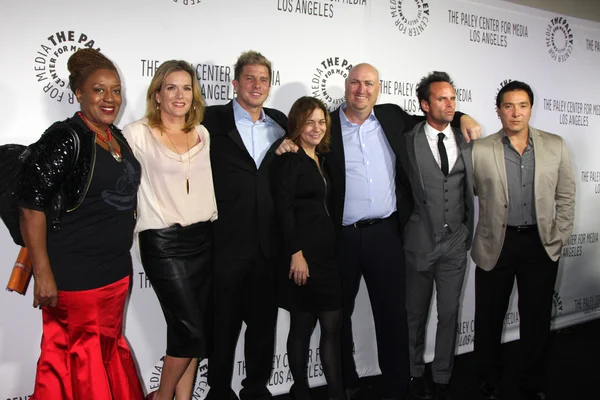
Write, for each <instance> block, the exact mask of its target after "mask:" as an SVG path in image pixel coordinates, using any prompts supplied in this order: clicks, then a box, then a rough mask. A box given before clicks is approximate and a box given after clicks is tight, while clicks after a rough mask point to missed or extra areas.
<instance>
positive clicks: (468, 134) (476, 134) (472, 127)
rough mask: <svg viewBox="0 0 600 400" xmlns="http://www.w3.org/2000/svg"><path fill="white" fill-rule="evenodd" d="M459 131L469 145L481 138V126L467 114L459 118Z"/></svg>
mask: <svg viewBox="0 0 600 400" xmlns="http://www.w3.org/2000/svg"><path fill="white" fill-rule="evenodd" d="M460 131H461V132H462V134H463V137H464V138H465V140H466V141H467V143H471V140H477V139H479V138H480V137H481V125H479V124H478V123H477V121H475V120H474V119H473V118H471V117H469V116H468V115H467V114H464V115H463V116H462V117H460Z"/></svg>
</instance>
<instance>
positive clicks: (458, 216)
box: [415, 134, 466, 233]
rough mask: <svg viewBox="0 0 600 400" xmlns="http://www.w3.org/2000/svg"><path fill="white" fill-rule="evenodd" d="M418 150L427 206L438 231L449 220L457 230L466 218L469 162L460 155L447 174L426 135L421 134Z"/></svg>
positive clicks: (450, 225) (434, 226)
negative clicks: (467, 163) (466, 185)
mask: <svg viewBox="0 0 600 400" xmlns="http://www.w3.org/2000/svg"><path fill="white" fill-rule="evenodd" d="M415 152H416V155H417V159H418V160H419V166H420V169H421V177H422V179H423V186H424V188H425V196H426V198H427V206H428V207H429V212H430V214H431V218H432V222H433V228H434V233H440V232H443V231H444V226H445V225H446V224H447V225H448V226H449V227H450V229H451V230H452V231H453V232H454V231H456V230H457V229H458V228H459V227H460V225H461V224H462V223H464V222H465V220H466V217H465V199H464V193H465V163H464V162H463V158H462V157H461V156H460V153H459V156H458V159H457V160H456V163H455V164H454V167H453V168H452V170H451V171H450V173H448V176H444V174H443V173H442V170H441V169H440V167H439V165H438V163H437V162H436V161H435V158H433V154H431V149H430V147H429V144H428V143H427V138H426V135H424V134H421V135H417V137H416V143H415Z"/></svg>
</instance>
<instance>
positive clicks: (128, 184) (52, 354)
mask: <svg viewBox="0 0 600 400" xmlns="http://www.w3.org/2000/svg"><path fill="white" fill-rule="evenodd" d="M67 67H68V69H69V73H70V76H69V85H70V87H71V90H73V92H74V94H75V96H76V98H77V102H78V103H80V105H81V109H80V111H79V112H77V113H75V115H74V116H73V117H72V118H68V119H67V120H66V121H63V122H62V123H60V124H59V125H54V126H53V127H51V129H50V130H48V131H47V133H46V134H44V135H43V136H42V138H41V139H40V140H39V141H38V142H36V143H35V144H34V145H31V146H30V149H31V154H30V156H29V157H28V158H27V160H26V162H25V164H24V167H23V168H24V179H23V181H22V182H21V187H20V189H19V191H18V193H17V197H18V201H19V206H20V210H21V232H22V234H23V239H24V241H25V244H26V246H27V248H28V250H29V254H30V257H31V261H32V263H33V275H34V279H35V281H34V298H33V306H34V307H39V308H41V309H42V318H43V336H42V344H41V355H40V359H39V361H38V365H37V372H36V379H35V390H34V393H33V396H32V398H33V399H36V400H48V399H52V400H75V399H86V400H140V399H143V392H142V388H141V385H140V381H139V378H138V375H137V371H136V368H135V364H134V361H133V358H132V355H131V352H130V350H129V346H128V345H127V342H126V340H125V338H124V337H123V311H124V308H125V301H126V299H127V294H128V289H129V281H130V276H131V273H132V263H131V256H130V253H129V250H130V248H131V244H132V240H133V228H134V226H135V218H136V214H135V210H136V194H137V188H138V186H139V182H140V164H139V163H138V162H137V161H136V159H135V157H134V156H133V153H132V151H131V149H130V148H129V146H128V145H127V143H126V141H125V139H124V138H123V136H122V134H121V132H120V130H119V129H117V128H116V127H115V126H114V125H113V122H114V121H115V118H116V117H117V114H118V113H119V109H120V106H121V101H122V99H121V81H120V78H119V74H118V73H117V70H116V68H115V66H114V65H113V63H112V62H111V61H110V60H108V59H107V58H106V57H105V56H103V55H102V54H101V53H100V52H98V51H96V50H92V49H83V50H78V51H76V52H75V53H73V55H72V56H71V57H70V58H69V61H68V64H67Z"/></svg>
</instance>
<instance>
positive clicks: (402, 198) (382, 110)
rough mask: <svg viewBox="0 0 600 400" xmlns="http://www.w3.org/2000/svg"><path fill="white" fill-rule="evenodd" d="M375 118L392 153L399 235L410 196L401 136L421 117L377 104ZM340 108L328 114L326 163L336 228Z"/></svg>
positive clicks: (341, 173)
mask: <svg viewBox="0 0 600 400" xmlns="http://www.w3.org/2000/svg"><path fill="white" fill-rule="evenodd" d="M373 110H374V113H375V117H376V118H377V120H378V121H379V124H380V125H381V128H382V129H383V132H384V133H385V136H386V138H387V140H388V143H389V144H390V147H391V148H392V151H393V152H394V154H395V155H396V209H397V211H398V212H397V215H398V222H399V223H400V228H401V234H403V232H404V226H405V225H406V222H407V221H408V219H409V218H410V215H411V214H412V209H413V196H412V191H411V187H410V180H409V178H408V174H407V173H406V170H405V169H404V168H403V167H402V163H401V160H402V157H406V154H407V153H406V142H405V141H404V139H403V138H402V135H403V134H404V133H406V132H409V131H410V130H411V129H412V128H413V127H414V126H415V125H416V124H417V123H418V122H420V121H423V120H424V119H425V117H423V116H419V115H410V114H408V113H407V112H406V111H404V110H403V109H402V108H400V106H398V105H396V104H378V105H376V106H375V107H374V109H373ZM340 112H342V111H341V108H338V109H337V110H335V111H333V112H332V113H331V153H329V155H328V156H329V161H330V162H329V163H328V164H327V167H328V172H329V176H330V177H331V180H332V182H333V188H334V190H333V192H332V196H331V200H330V208H329V209H330V212H331V216H332V218H333V221H334V222H335V224H336V227H337V228H338V229H341V226H342V216H343V215H344V198H345V195H346V161H345V158H344V144H343V142H342V128H341V124H340ZM462 115H463V114H462V113H460V112H458V111H457V112H456V113H455V116H454V120H453V121H452V124H451V125H452V126H456V127H460V117H461V116H462Z"/></svg>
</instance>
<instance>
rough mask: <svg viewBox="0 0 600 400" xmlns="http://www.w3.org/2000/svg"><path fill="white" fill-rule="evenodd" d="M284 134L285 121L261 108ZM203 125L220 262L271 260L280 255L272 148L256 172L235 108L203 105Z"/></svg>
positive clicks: (281, 114)
mask: <svg viewBox="0 0 600 400" xmlns="http://www.w3.org/2000/svg"><path fill="white" fill-rule="evenodd" d="M263 109H264V111H265V114H266V115H268V116H269V117H271V118H272V119H273V120H274V121H275V122H276V123H277V124H278V125H279V126H281V127H282V128H283V129H284V130H286V132H287V117H286V116H285V114H283V113H282V112H280V111H277V110H274V109H271V108H263ZM202 124H203V125H204V126H205V127H206V129H208V132H209V133H210V140H211V143H210V159H211V164H212V173H213V181H214V187H215V196H216V199H217V208H218V212H219V218H218V219H217V220H216V221H215V222H214V224H213V226H214V234H215V256H216V257H217V258H218V259H221V260H222V259H229V260H236V259H248V258H255V257H257V256H259V255H261V253H262V255H263V256H264V257H266V258H273V257H275V256H276V254H277V251H278V247H279V246H278V243H277V241H276V235H277V223H276V220H275V210H274V206H273V197H272V194H271V185H270V179H269V167H270V164H271V162H272V161H273V157H275V153H274V147H271V149H270V150H269V151H268V152H267V154H266V155H265V157H264V159H263V160H262V163H261V165H260V167H259V168H256V164H255V162H254V160H253V159H252V156H250V153H248V151H247V150H246V146H244V142H243V141H242V137H241V136H240V133H239V131H238V130H237V128H236V126H235V120H234V116H233V104H232V102H229V103H227V104H225V105H221V106H211V107H207V109H206V112H205V115H204V121H203V122H202Z"/></svg>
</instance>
